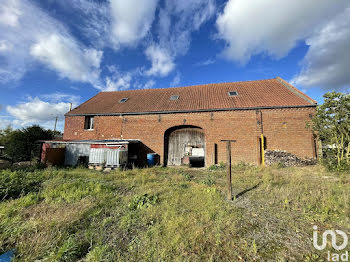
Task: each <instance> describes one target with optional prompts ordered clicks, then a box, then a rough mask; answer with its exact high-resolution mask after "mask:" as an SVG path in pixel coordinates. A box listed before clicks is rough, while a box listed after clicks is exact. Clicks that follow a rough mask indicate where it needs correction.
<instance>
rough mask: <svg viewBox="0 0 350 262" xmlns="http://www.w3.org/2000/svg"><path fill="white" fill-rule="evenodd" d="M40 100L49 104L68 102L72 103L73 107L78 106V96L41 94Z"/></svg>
mask: <svg viewBox="0 0 350 262" xmlns="http://www.w3.org/2000/svg"><path fill="white" fill-rule="evenodd" d="M40 98H41V99H43V100H45V101H48V102H50V103H59V102H68V103H72V104H73V105H78V104H79V101H80V96H76V95H71V94H65V93H60V92H56V93H52V94H43V95H40Z"/></svg>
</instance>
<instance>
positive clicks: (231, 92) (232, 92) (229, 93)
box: [228, 91, 238, 96]
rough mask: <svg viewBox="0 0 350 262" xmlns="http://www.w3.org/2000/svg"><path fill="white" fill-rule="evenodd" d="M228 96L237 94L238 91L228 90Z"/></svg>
mask: <svg viewBox="0 0 350 262" xmlns="http://www.w3.org/2000/svg"><path fill="white" fill-rule="evenodd" d="M228 96H238V92H237V91H229V92H228Z"/></svg>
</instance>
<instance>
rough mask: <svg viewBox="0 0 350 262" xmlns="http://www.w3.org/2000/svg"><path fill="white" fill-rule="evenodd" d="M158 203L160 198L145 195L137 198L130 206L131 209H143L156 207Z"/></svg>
mask: <svg viewBox="0 0 350 262" xmlns="http://www.w3.org/2000/svg"><path fill="white" fill-rule="evenodd" d="M157 201H158V196H151V195H148V194H144V195H142V196H136V197H134V199H133V200H132V201H131V203H130V204H129V208H130V209H143V208H148V207H151V206H153V205H155V204H156V203H157Z"/></svg>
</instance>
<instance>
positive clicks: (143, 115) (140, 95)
mask: <svg viewBox="0 0 350 262" xmlns="http://www.w3.org/2000/svg"><path fill="white" fill-rule="evenodd" d="M315 107H316V101H315V100H313V99H311V98H310V97H308V96H307V95H305V94H304V93H302V92H301V91H299V90H298V89H296V88H295V87H293V86H292V85H290V84H289V83H287V82H286V81H284V80H283V79H281V78H280V77H277V78H274V79H267V80H258V81H245V82H233V83H219V84H207V85H197V86H188V87H178V88H159V89H145V90H128V91H115V92H100V93H99V94H97V95H96V96H94V97H92V98H91V99H89V100H88V101H86V102H84V103H83V104H81V105H80V106H78V107H76V108H75V109H73V110H72V111H70V112H68V113H67V114H66V115H65V128H64V137H63V138H64V140H65V141H72V140H73V141H79V140H84V141H88V140H99V141H101V140H102V141H103V140H108V141H113V140H116V141H122V140H125V141H127V140H139V141H140V142H141V143H142V145H143V146H142V149H140V150H143V151H144V152H143V153H156V154H158V155H159V159H160V163H161V164H164V165H180V164H181V163H183V161H184V160H185V159H186V157H188V156H197V157H201V156H202V157H203V159H204V163H203V165H205V166H210V165H212V164H217V163H220V162H225V159H226V158H225V157H226V147H225V143H224V142H222V141H221V140H227V139H235V140H236V142H235V143H234V144H233V145H232V161H233V162H240V161H243V162H249V163H254V164H259V163H260V161H261V143H260V139H261V135H263V137H264V138H265V139H264V140H265V147H266V149H269V150H285V151H287V152H290V153H292V154H295V155H296V156H298V157H300V158H315V157H316V144H315V139H314V136H313V134H312V132H311V130H309V129H307V128H306V123H307V122H308V121H310V118H311V117H312V115H313V114H314V113H315Z"/></svg>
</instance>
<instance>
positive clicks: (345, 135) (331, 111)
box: [312, 91, 350, 170]
mask: <svg viewBox="0 0 350 262" xmlns="http://www.w3.org/2000/svg"><path fill="white" fill-rule="evenodd" d="M323 97H324V103H323V104H322V105H320V106H318V107H317V112H316V115H315V117H313V119H312V127H313V130H314V131H315V133H316V134H317V135H318V137H319V139H320V140H321V141H322V144H323V146H324V150H325V158H324V163H325V164H326V165H327V166H328V167H330V168H334V169H337V170H341V169H344V168H349V167H350V95H349V94H344V93H339V92H334V91H333V92H328V93H326V94H325V95H324V96H323Z"/></svg>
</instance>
